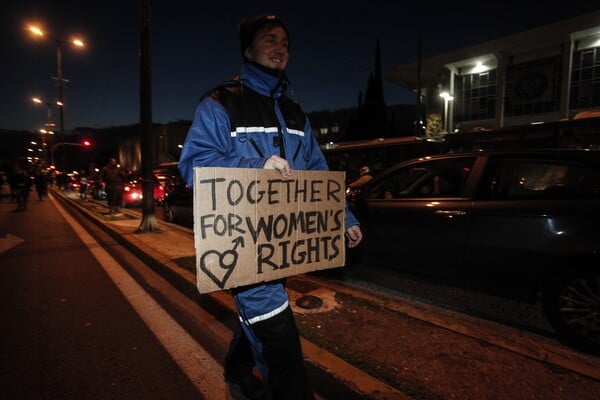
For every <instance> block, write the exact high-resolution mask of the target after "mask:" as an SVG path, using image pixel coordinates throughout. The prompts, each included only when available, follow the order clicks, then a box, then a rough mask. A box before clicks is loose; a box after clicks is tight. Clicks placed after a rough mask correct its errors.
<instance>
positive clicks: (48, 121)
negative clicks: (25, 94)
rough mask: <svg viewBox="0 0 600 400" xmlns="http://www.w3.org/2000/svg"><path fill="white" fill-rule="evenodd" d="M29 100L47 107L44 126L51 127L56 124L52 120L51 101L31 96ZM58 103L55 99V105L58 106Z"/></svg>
mask: <svg viewBox="0 0 600 400" xmlns="http://www.w3.org/2000/svg"><path fill="white" fill-rule="evenodd" d="M31 101H33V102H34V103H37V104H45V105H46V107H48V113H47V116H46V127H47V128H48V129H52V128H53V127H55V126H56V124H55V123H54V122H52V103H50V102H48V101H46V100H44V99H42V98H40V97H33V98H32V99H31ZM58 103H59V102H58V101H57V102H56V105H57V106H58Z"/></svg>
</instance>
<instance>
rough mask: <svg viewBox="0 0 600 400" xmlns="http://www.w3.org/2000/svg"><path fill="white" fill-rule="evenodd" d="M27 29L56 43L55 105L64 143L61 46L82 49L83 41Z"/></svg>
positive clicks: (36, 28) (64, 80) (63, 80)
mask: <svg viewBox="0 0 600 400" xmlns="http://www.w3.org/2000/svg"><path fill="white" fill-rule="evenodd" d="M28 29H29V31H30V32H31V33H33V34H34V35H35V36H40V37H44V36H48V37H49V38H50V39H51V40H53V41H54V42H55V43H56V85H57V87H58V101H57V103H56V104H57V105H58V109H59V115H60V117H59V118H60V136H61V140H62V142H63V143H64V141H65V122H64V116H63V108H64V102H63V85H64V82H68V80H66V79H64V78H63V75H62V46H63V45H65V44H66V43H71V44H72V45H74V46H76V47H84V46H85V44H84V43H83V41H82V40H81V39H78V38H73V39H71V40H69V41H65V40H62V39H58V38H55V37H53V36H50V35H48V33H47V32H44V31H43V30H42V29H41V28H40V27H38V26H34V25H29V27H28Z"/></svg>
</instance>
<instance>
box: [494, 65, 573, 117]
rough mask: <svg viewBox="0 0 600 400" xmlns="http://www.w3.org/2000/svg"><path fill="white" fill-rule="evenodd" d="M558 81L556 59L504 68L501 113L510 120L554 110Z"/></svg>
mask: <svg viewBox="0 0 600 400" xmlns="http://www.w3.org/2000/svg"><path fill="white" fill-rule="evenodd" d="M560 82H561V58H560V56H557V57H550V58H544V59H541V60H535V61H531V62H527V63H522V64H517V65H510V66H508V67H507V69H506V93H505V97H504V114H505V115H506V116H509V117H510V116H519V115H528V114H539V113H547V112H553V111H558V110H559V109H560V87H561V85H560Z"/></svg>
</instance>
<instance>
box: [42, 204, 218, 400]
mask: <svg viewBox="0 0 600 400" xmlns="http://www.w3.org/2000/svg"><path fill="white" fill-rule="evenodd" d="M48 197H49V198H50V199H51V200H52V201H53V203H54V205H55V206H56V208H57V209H58V211H59V212H60V213H61V214H62V216H63V217H64V218H65V219H66V220H67V222H68V223H69V225H71V227H72V228H73V230H74V231H75V232H76V233H77V235H78V236H79V237H80V238H81V240H82V241H83V243H84V244H85V245H86V246H87V248H88V249H89V251H90V252H91V253H92V255H93V256H94V257H95V258H96V260H97V261H98V263H99V264H100V265H101V266H102V268H103V269H104V270H105V271H106V273H107V274H108V275H109V277H110V278H111V280H112V281H113V282H114V283H115V284H116V285H117V287H118V288H119V290H120V291H121V292H122V293H123V295H124V296H125V297H126V298H127V300H128V301H129V303H130V304H131V305H132V306H133V308H134V309H135V310H136V312H137V313H138V315H139V316H140V317H141V318H142V319H143V320H144V322H145V323H146V325H147V326H148V328H150V330H151V331H152V333H153V334H154V335H155V336H156V337H157V338H158V340H159V341H160V342H161V343H162V345H163V347H164V348H165V349H166V350H167V351H168V352H169V354H170V355H171V357H173V360H175V362H176V363H177V365H179V367H180V368H181V370H182V371H183V372H184V373H185V374H186V375H187V376H188V378H189V379H190V381H191V382H192V383H193V384H194V385H195V386H196V387H197V388H198V391H199V392H200V393H201V394H202V396H203V397H204V398H205V399H208V400H211V399H220V400H222V399H224V398H225V393H226V386H225V381H224V379H223V367H222V366H221V365H220V363H219V362H217V361H216V360H215V359H214V358H213V357H211V355H210V354H209V353H208V352H206V351H205V350H204V349H203V348H202V347H201V346H199V345H198V343H197V342H196V341H195V340H194V339H193V338H192V337H191V336H190V335H189V334H188V333H187V332H186V331H185V330H184V329H183V328H182V327H181V326H180V325H179V324H178V323H177V322H176V321H174V320H173V319H172V318H171V317H170V316H169V314H168V313H167V312H166V311H165V310H164V309H163V308H161V307H160V305H158V303H156V302H155V301H154V299H152V297H151V296H150V295H148V294H147V293H146V292H145V291H144V290H143V289H142V287H140V285H138V284H137V282H136V281H135V280H134V279H133V278H132V277H131V276H130V275H129V274H128V273H127V272H125V271H124V270H123V268H122V267H121V266H120V265H119V263H118V262H117V261H116V260H115V259H114V258H113V257H111V255H110V254H108V253H107V252H106V251H105V250H104V249H103V248H102V247H101V246H100V245H99V244H98V242H96V241H95V240H94V238H93V237H92V236H91V235H89V234H88V233H87V232H86V231H85V230H84V229H83V227H82V226H81V225H79V224H78V223H77V221H75V220H74V219H73V218H72V217H71V216H70V215H69V214H68V213H67V212H66V211H65V209H64V208H63V207H61V205H60V204H58V202H57V201H56V200H55V199H54V198H53V197H52V195H49V196H48Z"/></svg>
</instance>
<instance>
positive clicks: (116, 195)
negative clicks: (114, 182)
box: [106, 186, 123, 213]
mask: <svg viewBox="0 0 600 400" xmlns="http://www.w3.org/2000/svg"><path fill="white" fill-rule="evenodd" d="M122 202H123V193H122V192H121V187H120V186H117V187H113V186H107V187H106V203H107V204H108V212H110V213H116V212H117V211H119V209H120V208H121V203H122Z"/></svg>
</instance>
